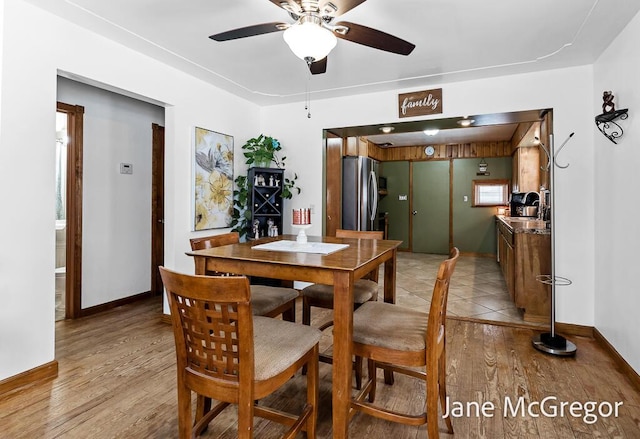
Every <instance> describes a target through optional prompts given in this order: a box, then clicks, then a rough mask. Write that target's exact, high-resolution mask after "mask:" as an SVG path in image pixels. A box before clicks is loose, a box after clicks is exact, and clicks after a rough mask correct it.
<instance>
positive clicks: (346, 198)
mask: <svg viewBox="0 0 640 439" xmlns="http://www.w3.org/2000/svg"><path fill="white" fill-rule="evenodd" d="M377 211H378V162H377V161H375V160H373V159H370V158H368V157H344V158H343V159H342V228H343V229H347V230H376V227H377V221H376V220H377Z"/></svg>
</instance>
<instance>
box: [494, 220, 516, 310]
mask: <svg viewBox="0 0 640 439" xmlns="http://www.w3.org/2000/svg"><path fill="white" fill-rule="evenodd" d="M496 229H497V231H498V247H497V249H498V250H497V251H498V262H499V263H500V269H501V271H502V275H503V276H504V280H505V283H506V284H507V291H508V292H509V296H510V297H511V300H513V301H514V302H515V277H514V275H515V260H514V258H513V231H512V230H510V229H509V227H507V226H506V225H505V224H504V223H503V222H502V221H499V220H498V221H496Z"/></svg>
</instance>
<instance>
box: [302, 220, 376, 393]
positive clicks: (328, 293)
mask: <svg viewBox="0 0 640 439" xmlns="http://www.w3.org/2000/svg"><path fill="white" fill-rule="evenodd" d="M383 236H384V232H382V231H360V230H345V229H338V230H336V238H353V239H382V238H383ZM376 300H378V267H376V269H375V270H373V271H371V272H370V273H368V274H367V275H366V276H364V277H363V278H362V279H358V280H356V282H355V284H354V286H353V301H354V308H358V307H359V306H360V305H362V304H363V303H365V302H368V301H376ZM313 306H315V307H318V308H325V309H333V286H332V285H322V284H313V285H310V286H308V287H306V288H304V289H303V290H302V324H304V325H311V307H313ZM332 325H333V321H329V322H326V323H324V324H323V325H321V326H320V327H319V329H320V330H321V331H323V330H325V329H326V328H328V327H329V326H332ZM320 360H321V361H323V362H327V363H331V358H330V357H327V356H325V355H321V356H320ZM361 370H362V368H361V366H360V359H358V358H356V364H355V371H356V387H357V388H360V385H361V382H362V371H361Z"/></svg>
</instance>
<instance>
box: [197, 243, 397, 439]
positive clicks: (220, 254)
mask: <svg viewBox="0 0 640 439" xmlns="http://www.w3.org/2000/svg"><path fill="white" fill-rule="evenodd" d="M307 239H308V243H307V244H302V243H301V244H298V243H297V242H296V235H280V236H277V237H271V238H262V239H259V240H254V241H248V242H243V243H239V244H231V245H226V246H222V247H215V248H210V249H204V250H195V251H189V252H187V255H189V256H193V257H194V259H195V266H196V274H204V273H205V272H206V271H219V272H226V273H234V274H244V275H247V276H258V277H266V278H273V279H281V280H287V281H305V282H312V283H320V284H325V285H333V288H334V303H333V306H334V315H333V321H334V329H333V370H332V373H333V376H332V380H333V381H332V386H333V387H332V392H333V394H332V398H333V437H334V438H346V437H348V431H349V407H350V402H351V382H352V353H351V341H352V333H353V285H354V282H355V281H356V280H358V279H360V278H362V277H363V276H364V275H366V274H367V273H369V272H370V271H371V270H373V269H374V268H376V267H378V266H380V265H381V264H384V301H385V302H390V303H395V286H396V256H397V249H398V246H399V245H400V244H401V243H402V241H393V240H374V239H349V238H334V237H327V236H323V237H316V236H309V237H308V238H307ZM274 241H286V242H281V243H276V244H272V245H282V246H284V247H288V249H287V250H284V251H283V250H280V251H273V250H263V249H258V248H260V247H259V246H261V245H262V244H267V243H272V242H274ZM323 243H327V244H332V245H335V244H338V245H340V244H341V245H343V246H344V245H346V247H344V248H342V249H338V250H336V251H333V252H331V253H328V254H323V253H314V252H313V251H314V248H316V247H317V248H321V247H322V244H323ZM285 244H286V245H285ZM254 247H257V248H254ZM335 247H337V246H335ZM323 250H326V249H323Z"/></svg>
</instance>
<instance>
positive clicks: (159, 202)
mask: <svg viewBox="0 0 640 439" xmlns="http://www.w3.org/2000/svg"><path fill="white" fill-rule="evenodd" d="M152 130H153V140H152V143H153V146H152V148H153V150H152V158H151V161H152V163H151V168H152V170H151V172H152V175H151V293H152V294H154V295H161V294H162V279H161V278H160V271H159V270H158V267H159V266H160V265H163V264H164V127H162V126H160V125H158V124H155V123H154V124H152Z"/></svg>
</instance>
